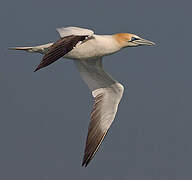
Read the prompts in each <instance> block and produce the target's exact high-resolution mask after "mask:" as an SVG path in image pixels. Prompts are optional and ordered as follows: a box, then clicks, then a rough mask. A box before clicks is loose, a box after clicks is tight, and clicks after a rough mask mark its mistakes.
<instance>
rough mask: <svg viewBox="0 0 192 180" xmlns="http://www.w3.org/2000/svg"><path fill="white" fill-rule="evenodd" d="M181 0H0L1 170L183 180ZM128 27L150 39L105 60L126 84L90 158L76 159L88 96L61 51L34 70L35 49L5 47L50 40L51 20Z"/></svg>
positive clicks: (187, 164)
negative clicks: (87, 160) (112, 118)
mask: <svg viewBox="0 0 192 180" xmlns="http://www.w3.org/2000/svg"><path fill="white" fill-rule="evenodd" d="M191 6H192V4H191V1H189V0H182V1H181V0H175V1H173V0H161V1H155V0H145V1H141V0H128V1H123V0H118V1H117V0H116V1H115V0H113V1H104V0H102V1H101V0H100V1H98V0H97V1H90V0H85V1H77V0H70V1H66V0H54V1H53V0H47V1H40V0H33V1H32V0H31V1H27V0H17V1H13V0H6V1H5V0H1V2H0V22H1V26H0V32H1V33H0V179H2V180H13V179H14V180H63V179H91V180H95V179H101V180H116V179H121V180H128V179H130V180H141V179H142V180H181V179H184V180H190V179H192V171H191V162H192V156H191V153H192V143H191V137H192V131H191V125H192V123H191V120H192V112H191V109H192V103H191V101H192V79H191V78H192V71H191V68H192V59H191V51H192V50H191V42H192V38H191V32H192V25H191V17H192V13H191ZM62 26H80V27H86V28H90V29H93V30H94V31H95V32H96V33H97V34H113V33H118V32H131V33H135V34H137V35H139V36H141V37H143V38H146V39H148V40H151V41H154V42H155V43H156V44H157V45H156V46H155V47H138V48H126V49H124V50H122V51H120V52H118V53H117V54H114V55H112V56H109V57H106V58H105V59H104V66H105V69H106V70H107V71H108V72H109V73H110V74H111V75H112V76H113V77H115V78H116V79H117V80H119V81H120V82H121V83H122V84H123V85H124V87H125V92H124V96H123V99H122V101H121V104H120V106H119V111H118V114H117V116H116V119H115V121H114V123H113V125H112V127H111V129H110V131H109V133H108V134H107V137H106V138H105V141H104V143H103V144H102V146H101V148H100V149H99V151H98V153H97V154H96V156H95V158H94V159H93V160H92V162H91V163H90V164H89V166H88V167H87V168H84V167H81V162H82V158H83V152H84V145H85V140H86V135H87V127H88V123H89V116H90V112H91V107H92V104H91V103H92V97H91V93H90V92H89V90H88V88H87V86H86V85H85V84H84V83H83V81H82V80H81V78H80V76H79V73H78V71H77V70H76V68H75V66H74V64H73V62H72V61H70V60H66V59H61V60H60V61H57V62H56V63H54V64H52V65H50V66H49V67H48V68H44V69H42V70H40V71H38V72H36V73H34V72H33V70H34V69H35V67H36V66H37V65H38V63H39V62H40V60H41V55H39V54H30V53H26V52H18V51H17V52H16V51H9V50H8V47H12V46H31V45H39V44H44V43H48V42H54V41H56V40H57V39H58V38H59V35H58V33H57V32H56V30H55V29H56V28H57V27H62Z"/></svg>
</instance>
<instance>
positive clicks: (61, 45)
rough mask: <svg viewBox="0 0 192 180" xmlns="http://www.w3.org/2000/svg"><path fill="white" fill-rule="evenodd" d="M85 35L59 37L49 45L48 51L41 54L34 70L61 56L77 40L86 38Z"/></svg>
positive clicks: (69, 49)
mask: <svg viewBox="0 0 192 180" xmlns="http://www.w3.org/2000/svg"><path fill="white" fill-rule="evenodd" d="M86 37H87V36H75V35H71V36H67V37H63V38H60V39H59V40H58V41H57V42H55V43H54V44H53V45H52V46H50V48H49V50H48V52H47V53H46V54H45V55H44V56H43V59H42V61H41V62H40V64H39V65H38V67H37V68H36V69H35V71H37V70H39V69H41V68H43V67H46V66H48V65H50V64H52V63H53V62H55V61H56V60H58V59H59V58H61V57H63V56H64V55H65V54H67V53H68V52H69V51H71V50H72V49H73V48H74V47H75V46H76V44H77V43H78V42H80V41H83V40H85V39H86Z"/></svg>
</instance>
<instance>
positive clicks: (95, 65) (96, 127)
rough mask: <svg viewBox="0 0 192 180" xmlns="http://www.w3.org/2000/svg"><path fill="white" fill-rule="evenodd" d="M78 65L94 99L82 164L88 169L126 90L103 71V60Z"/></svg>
mask: <svg viewBox="0 0 192 180" xmlns="http://www.w3.org/2000/svg"><path fill="white" fill-rule="evenodd" d="M76 64H77V67H78V69H79V71H80V74H81V76H82V78H83V79H84V81H85V82H86V83H87V85H88V86H89V88H90V89H91V90H92V95H93V97H94V105H93V110H92V113H91V122H90V124H89V128H88V135H87V140H86V146H85V152H84V158H83V163H82V166H85V167H86V166H87V165H88V164H89V162H90V161H91V159H92V158H93V157H94V155H95V153H96V152H97V150H98V148H99V147H100V145H101V143H102V141H103V139H104V137H105V135H106V134H107V132H108V130H109V128H110V126H111V124H112V122H113V120H114V118H115V115H116V112H117V108H118V105H119V102H120V100H121V98H122V95H123V89H124V88H123V86H122V85H121V84H120V83H118V82H117V81H115V80H114V79H112V78H111V76H109V75H108V74H107V73H106V72H105V71H104V70H103V68H102V62H101V59H99V60H90V61H79V60H78V61H77V60H76Z"/></svg>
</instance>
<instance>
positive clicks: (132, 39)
mask: <svg viewBox="0 0 192 180" xmlns="http://www.w3.org/2000/svg"><path fill="white" fill-rule="evenodd" d="M136 40H139V38H136V37H132V38H131V41H136Z"/></svg>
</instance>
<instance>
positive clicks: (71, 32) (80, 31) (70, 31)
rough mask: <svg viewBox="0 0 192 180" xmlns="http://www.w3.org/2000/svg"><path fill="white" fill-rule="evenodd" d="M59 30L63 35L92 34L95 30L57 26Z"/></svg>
mask: <svg viewBox="0 0 192 180" xmlns="http://www.w3.org/2000/svg"><path fill="white" fill-rule="evenodd" d="M57 31H58V32H59V34H60V36H61V37H66V36H71V35H75V36H84V35H87V36H92V35H93V34H94V32H93V31H92V30H90V29H85V28H80V27H63V28H57Z"/></svg>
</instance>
